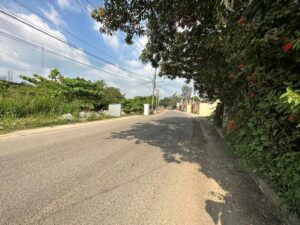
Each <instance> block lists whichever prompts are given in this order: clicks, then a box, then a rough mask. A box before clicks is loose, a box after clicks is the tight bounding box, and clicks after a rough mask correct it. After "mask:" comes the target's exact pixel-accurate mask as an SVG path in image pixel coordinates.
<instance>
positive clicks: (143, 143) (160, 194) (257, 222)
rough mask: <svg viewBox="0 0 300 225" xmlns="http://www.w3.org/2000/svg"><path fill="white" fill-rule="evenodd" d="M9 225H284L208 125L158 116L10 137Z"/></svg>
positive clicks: (180, 116)
mask: <svg viewBox="0 0 300 225" xmlns="http://www.w3.org/2000/svg"><path fill="white" fill-rule="evenodd" d="M0 224H1V225H7V224H22V225H24V224H38V225H40V224H45V225H46V224H47V225H52V224H56V225H57V224H61V225H68V224H76V225H79V224H80V225H81V224H88V225H90V224H97V225H99V224H100V225H102V224H103V225H111V224H115V225H146V224H149V225H173V224H176V225H194V224H197V225H210V224H222V225H225V224H226V225H246V224H247V225H250V224H252V225H263V224H270V225H271V224H272V225H277V224H281V223H280V222H278V221H277V220H276V219H275V218H274V217H273V216H271V210H270V207H269V206H268V204H267V202H266V201H265V200H264V197H263V196H262V194H261V192H260V191H259V189H258V187H257V186H256V185H255V183H254V182H253V181H252V180H251V179H250V177H249V175H248V174H247V173H246V172H245V171H243V170H242V169H241V168H240V167H239V166H237V164H236V162H235V160H234V159H233V157H232V156H231V154H230V153H229V151H228V150H227V149H226V146H225V144H224V143H223V142H222V141H221V139H220V137H219V136H218V134H217V132H216V131H215V130H214V128H213V126H212V125H211V124H210V123H209V122H208V121H207V120H206V119H199V118H196V117H191V116H189V115H188V114H185V113H181V112H175V111H168V112H165V113H162V114H159V115H155V116H149V117H137V118H127V119H123V120H110V121H103V122H97V123H91V124H88V125H79V126H75V127H74V126H73V127H65V128H63V129H56V128H53V129H47V130H41V132H39V131H38V132H36V131H35V132H24V133H21V134H17V135H14V136H5V137H0Z"/></svg>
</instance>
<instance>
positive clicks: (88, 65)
mask: <svg viewBox="0 0 300 225" xmlns="http://www.w3.org/2000/svg"><path fill="white" fill-rule="evenodd" d="M0 35H1V36H4V37H7V38H10V39H12V40H15V41H18V42H20V43H23V44H26V45H28V46H31V47H33V48H36V49H39V50H42V49H43V47H41V46H39V45H36V44H33V43H31V42H28V41H26V40H24V39H20V38H18V37H16V36H13V35H10V34H8V33H5V32H2V31H0ZM43 50H44V51H45V52H48V53H50V54H53V55H56V56H60V57H63V58H65V59H68V60H70V61H73V62H76V63H78V64H81V65H84V66H86V67H90V68H93V69H95V70H98V71H101V72H104V73H107V74H111V75H114V76H119V77H123V78H126V79H133V80H136V81H138V82H141V81H140V80H137V79H135V78H133V77H128V76H122V75H120V74H116V73H112V72H109V71H106V70H102V69H99V68H97V67H96V66H93V65H91V64H87V63H84V62H81V61H78V60H75V59H73V58H71V57H68V56H66V55H63V54H61V53H59V52H56V51H52V50H50V49H47V48H44V49H43Z"/></svg>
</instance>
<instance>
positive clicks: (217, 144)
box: [111, 115, 282, 225]
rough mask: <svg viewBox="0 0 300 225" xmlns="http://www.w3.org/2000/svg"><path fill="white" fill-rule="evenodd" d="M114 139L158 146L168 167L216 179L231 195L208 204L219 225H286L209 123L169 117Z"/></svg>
mask: <svg viewBox="0 0 300 225" xmlns="http://www.w3.org/2000/svg"><path fill="white" fill-rule="evenodd" d="M111 138H114V139H126V140H134V141H135V143H136V144H140V143H141V142H142V143H147V144H149V145H152V146H156V147H158V148H159V149H160V150H161V151H162V153H163V157H164V160H165V161H166V162H168V163H182V162H190V163H195V164H197V165H198V166H199V172H200V173H202V174H204V175H205V176H207V177H208V178H211V179H214V180H215V181H216V182H217V183H218V184H219V185H220V187H221V188H222V189H223V190H224V191H225V192H226V193H228V194H226V195H225V196H224V195H222V194H220V193H216V192H214V191H212V192H211V195H212V196H214V197H215V198H216V199H218V200H216V201H213V200H211V199H208V200H206V202H205V205H206V206H205V209H206V212H207V213H208V214H209V215H210V217H211V218H212V220H213V221H214V223H215V224H221V225H235V224H239V225H248V224H249V225H250V224H253V225H256V224H257V225H262V224H270V225H271V224H272V225H277V224H278V225H279V224H282V223H280V222H279V221H277V220H276V219H274V217H273V216H272V213H271V211H270V207H268V204H267V202H265V201H264V199H263V195H262V193H261V192H260V190H259V189H258V187H257V185H256V184H255V183H254V182H253V180H252V179H251V178H250V177H249V175H248V174H247V173H246V172H245V171H243V170H242V169H241V167H239V166H238V164H237V162H236V161H235V159H234V157H233V156H232V155H231V154H230V152H229V151H228V150H227V147H226V144H225V143H224V142H223V141H222V139H221V138H220V137H219V135H218V133H217V132H216V130H215V129H214V127H213V126H212V125H211V124H210V122H209V121H208V120H206V119H204V118H203V119H199V118H195V117H194V118H190V117H186V116H180V115H179V116H173V117H172V116H169V117H164V118H161V119H153V120H152V121H151V122H147V123H138V124H136V125H135V126H134V127H132V128H131V129H129V130H126V131H122V132H118V133H112V134H111ZM258 222H259V223H260V224H258Z"/></svg>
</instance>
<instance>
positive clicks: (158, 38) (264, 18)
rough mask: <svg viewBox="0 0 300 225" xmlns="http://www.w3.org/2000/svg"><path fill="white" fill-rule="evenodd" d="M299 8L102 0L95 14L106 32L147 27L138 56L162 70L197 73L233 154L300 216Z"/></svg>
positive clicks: (130, 34) (276, 1)
mask: <svg viewBox="0 0 300 225" xmlns="http://www.w3.org/2000/svg"><path fill="white" fill-rule="evenodd" d="M112 2H113V4H112ZM299 7H300V2H299V1H298V0H296V1H295V0H287V1H282V0H266V1H243V0H242V1H232V0H204V1H189V0H173V1H164V0H158V1H154V2H151V3H150V2H147V1H141V2H136V1H125V2H124V1H111V0H105V1H104V6H103V7H101V8H100V9H97V10H94V11H93V13H92V16H93V18H94V19H95V20H97V21H99V22H101V23H102V25H103V27H102V28H101V31H103V32H106V33H111V32H114V31H116V30H121V31H123V32H125V34H126V36H127V37H126V40H127V42H128V43H131V42H132V40H133V38H134V35H142V34H147V37H148V43H147V44H146V48H145V49H144V50H143V52H142V55H141V59H142V60H143V61H144V62H151V63H152V65H153V66H154V67H157V66H158V65H160V68H161V70H160V75H161V76H167V77H169V78H172V79H174V78H176V77H182V78H185V79H187V80H188V81H189V80H193V82H194V87H195V89H196V90H197V91H198V93H199V96H200V97H201V98H205V99H207V100H216V99H219V100H220V101H221V102H222V103H223V104H224V105H225V106H226V109H227V114H228V117H229V122H230V124H229V126H228V128H229V132H228V140H229V142H231V144H232V147H233V149H234V151H235V152H236V154H238V155H241V156H242V157H243V158H245V159H246V160H247V161H248V162H249V165H251V166H252V167H253V168H255V170H256V171H257V173H259V174H260V175H262V176H264V177H265V178H266V179H267V180H269V181H270V183H271V184H272V186H273V187H274V189H276V190H277V191H278V193H279V194H280V195H281V196H282V197H283V198H284V200H285V201H286V203H288V205H289V206H290V209H291V210H292V211H293V212H295V213H297V214H298V215H300V211H299V209H300V194H299V187H300V184H299V181H300V178H299V174H300V173H299V170H300V167H299V165H300V159H299V152H300V139H299V137H300V135H299V119H300V112H299V89H300V79H299V77H300V74H299V71H300V67H299V65H300V64H299V62H300V54H299V53H300V23H299V21H300V13H299ZM145 21H147V23H145ZM179 28H181V29H179ZM287 87H290V88H289V89H288V90H287V92H286V93H284V92H285V90H286V88H287ZM219 116H220V115H219Z"/></svg>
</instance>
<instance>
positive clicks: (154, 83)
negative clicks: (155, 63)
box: [151, 68, 156, 112]
mask: <svg viewBox="0 0 300 225" xmlns="http://www.w3.org/2000/svg"><path fill="white" fill-rule="evenodd" d="M155 89H156V68H155V71H154V77H153V89H152V102H151V110H152V112H154V95H155Z"/></svg>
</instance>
